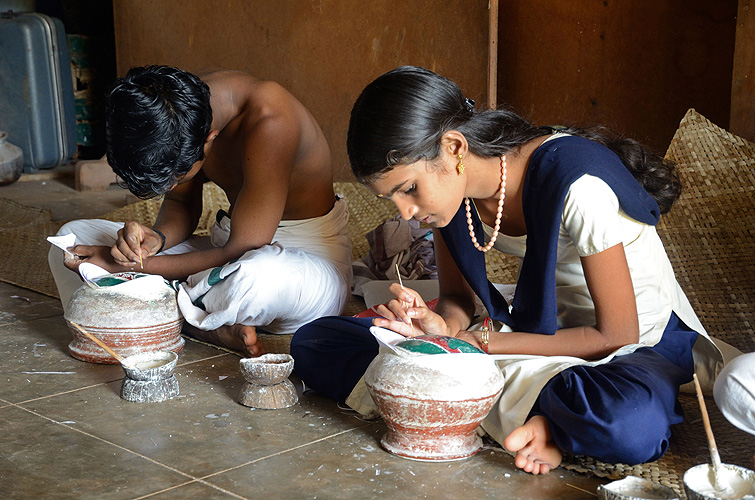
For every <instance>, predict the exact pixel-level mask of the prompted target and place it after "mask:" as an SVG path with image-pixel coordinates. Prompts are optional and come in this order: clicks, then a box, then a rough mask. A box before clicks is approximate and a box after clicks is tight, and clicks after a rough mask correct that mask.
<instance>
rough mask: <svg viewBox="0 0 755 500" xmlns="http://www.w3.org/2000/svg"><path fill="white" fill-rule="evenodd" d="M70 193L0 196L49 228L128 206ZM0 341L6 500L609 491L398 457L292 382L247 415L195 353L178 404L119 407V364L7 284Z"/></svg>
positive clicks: (204, 357)
mask: <svg viewBox="0 0 755 500" xmlns="http://www.w3.org/2000/svg"><path fill="white" fill-rule="evenodd" d="M57 173H58V174H59V173H60V172H57ZM72 184H73V181H72V179H71V178H70V176H67V175H65V171H64V172H63V175H56V174H55V173H53V172H50V173H49V174H48V176H40V177H38V178H37V179H36V180H22V181H19V182H17V183H15V184H12V185H10V186H4V187H0V197H6V198H11V199H14V200H15V201H18V202H20V203H25V204H27V205H32V206H42V207H45V208H51V209H52V210H53V218H56V219H67V218H72V217H87V216H94V215H97V214H100V213H104V212H107V211H110V210H112V209H113V208H116V207H117V206H120V204H123V203H125V202H127V201H133V199H131V198H130V197H129V195H127V194H126V193H124V192H122V191H120V190H118V189H115V188H111V189H110V190H108V191H107V192H104V193H99V194H93V193H79V192H76V191H75V190H74V189H73V188H72V187H71V186H72ZM3 258H7V256H4V257H3ZM0 329H1V330H0V498H2V499H19V498H54V499H66V498H72V499H74V498H75V499H85V498H96V499H99V498H108V499H118V498H160V499H168V498H180V499H186V498H198V499H211V498H275V499H277V498H284V499H288V498H292V499H299V498H321V499H338V498H349V499H353V498H377V497H382V498H391V499H393V498H407V499H414V498H498V499H500V498H506V499H529V500H539V499H589V498H595V491H596V488H597V486H598V484H602V483H605V482H606V481H603V480H600V479H597V478H594V477H589V476H585V475H581V474H576V473H572V472H569V471H566V470H563V469H557V470H555V471H553V472H551V473H550V474H548V475H545V476H530V475H528V474H526V473H523V472H519V471H518V470H516V468H515V467H514V466H513V460H512V458H511V457H510V456H509V455H508V454H507V453H505V452H503V451H502V450H501V449H500V448H498V447H493V446H486V447H485V448H484V449H483V451H481V452H480V453H478V454H477V455H475V456H474V457H472V458H469V459H467V460H463V461H458V462H445V463H427V462H418V461H411V460H405V459H402V458H398V457H396V456H393V455H390V454H388V453H386V452H385V451H383V450H382V449H381V448H380V442H379V440H380V436H381V435H382V434H383V433H384V432H385V430H386V429H385V426H384V424H383V423H382V422H380V421H377V422H366V421H364V420H361V419H360V418H358V417H357V416H356V415H355V414H354V413H353V412H350V411H345V410H342V409H339V408H338V407H337V406H336V405H335V404H334V403H332V402H330V401H327V400H324V399H322V398H320V397H318V396H317V395H316V394H313V393H311V392H307V393H304V394H301V384H300V383H299V382H298V380H297V379H296V378H295V377H292V380H293V381H294V382H295V383H296V384H297V386H298V387H299V390H300V394H299V396H300V398H299V403H298V404H297V405H295V406H293V407H291V408H288V409H283V410H253V409H250V408H247V407H245V406H242V405H240V404H238V403H237V396H238V393H239V390H240V388H241V386H242V384H243V383H244V379H243V378H242V376H241V373H240V371H239V358H238V357H237V356H236V355H234V354H229V353H226V352H224V351H220V350H217V349H215V348H212V347H208V346H206V345H202V344H198V343H195V342H191V341H187V343H186V347H185V348H184V350H183V351H182V352H181V353H180V356H179V363H178V367H177V369H176V376H177V378H178V381H179V385H180V395H179V396H178V397H177V398H175V399H172V400H169V401H164V402H160V403H147V404H140V403H131V402H127V401H125V400H123V399H121V398H120V396H119V390H120V385H121V381H122V378H123V376H124V374H123V371H122V370H121V368H120V367H119V366H113V365H97V364H90V363H85V362H81V361H78V360H76V359H74V358H73V357H71V356H70V354H69V353H68V351H67V345H68V342H69V341H70V338H71V337H70V334H69V332H68V331H67V328H66V325H65V322H64V320H63V316H62V309H61V307H60V303H59V301H58V300H56V299H54V298H50V297H47V296H44V295H40V294H37V293H35V292H31V291H29V290H25V289H22V288H18V287H15V286H12V285H9V284H7V283H2V282H0Z"/></svg>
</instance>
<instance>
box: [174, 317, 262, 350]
mask: <svg viewBox="0 0 755 500" xmlns="http://www.w3.org/2000/svg"><path fill="white" fill-rule="evenodd" d="M183 331H184V333H185V334H187V335H189V336H191V337H194V338H195V339H199V340H202V341H204V342H209V343H210V344H215V345H219V346H222V347H227V348H229V349H234V350H236V351H241V352H243V353H244V354H247V355H249V356H252V357H256V356H261V355H262V354H265V350H264V348H263V347H262V344H261V343H260V342H259V340H258V339H257V330H256V329H255V328H254V327H253V326H248V325H223V326H221V327H220V328H218V329H217V330H200V329H199V328H197V327H195V326H193V325H190V324H188V323H184V327H183Z"/></svg>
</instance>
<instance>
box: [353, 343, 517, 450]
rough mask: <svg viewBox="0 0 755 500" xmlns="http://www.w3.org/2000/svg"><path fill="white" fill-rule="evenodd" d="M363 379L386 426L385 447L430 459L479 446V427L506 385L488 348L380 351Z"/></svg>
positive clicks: (382, 442) (476, 448)
mask: <svg viewBox="0 0 755 500" xmlns="http://www.w3.org/2000/svg"><path fill="white" fill-rule="evenodd" d="M364 381H365V383H366V385H367V389H368V391H369V393H370V395H371V396H372V399H373V401H375V404H376V405H377V407H378V409H379V410H380V414H381V416H382V417H383V420H384V421H385V424H386V426H387V427H388V432H387V433H386V434H385V435H384V436H383V437H382V438H381V441H380V442H381V445H382V446H383V448H385V449H386V450H387V451H389V452H391V453H393V454H395V455H398V456H401V457H404V458H410V459H414V460H427V461H448V460H460V459H463V458H467V457H470V456H472V455H474V454H475V453H477V452H478V451H480V449H481V448H482V440H481V439H480V437H479V436H478V435H477V432H476V430H477V427H478V426H479V425H480V422H482V420H483V419H484V418H485V416H486V415H487V414H488V412H489V411H490V409H491V408H492V406H493V405H494V404H495V402H496V400H497V399H498V397H499V396H500V395H501V391H502V389H503V376H502V375H501V372H500V371H499V370H498V368H497V367H496V365H495V363H494V362H493V360H492V359H491V358H490V357H488V356H487V355H486V354H435V355H430V356H427V355H424V356H423V355H411V354H407V355H406V356H404V355H397V354H394V353H392V352H390V353H387V352H386V353H381V354H378V356H377V357H376V358H375V359H374V360H373V361H372V363H371V364H370V366H369V367H368V368H367V371H366V373H365V375H364Z"/></svg>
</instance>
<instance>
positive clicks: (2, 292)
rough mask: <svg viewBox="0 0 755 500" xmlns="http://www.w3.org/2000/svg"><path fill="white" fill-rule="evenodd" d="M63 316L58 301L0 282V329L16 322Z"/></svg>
mask: <svg viewBox="0 0 755 500" xmlns="http://www.w3.org/2000/svg"><path fill="white" fill-rule="evenodd" d="M61 314H63V307H62V306H61V305H60V300H58V299H56V298H55V297H48V296H47V295H42V294H41V293H37V292H33V291H31V290H25V289H23V288H19V287H17V286H13V285H10V284H8V283H5V282H3V281H0V328H2V327H3V326H6V325H8V324H10V323H14V322H16V321H28V320H34V319H40V318H48V317H51V316H58V315H61Z"/></svg>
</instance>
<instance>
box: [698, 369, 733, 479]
mask: <svg viewBox="0 0 755 500" xmlns="http://www.w3.org/2000/svg"><path fill="white" fill-rule="evenodd" d="M692 378H693V379H694V381H695V390H696V391H697V401H698V403H700V412H701V413H702V414H703V426H704V427H705V434H706V435H707V437H708V447H709V448H710V459H711V461H712V462H713V485H714V486H715V487H716V488H717V489H723V488H725V487H726V485H725V484H723V481H722V478H721V477H720V476H721V474H720V471H721V469H722V467H721V457H720V455H719V454H718V447H717V446H716V440H715V438H714V437H713V430H712V429H711V427H710V419H709V418H708V410H707V408H706V407H705V398H703V391H702V389H700V382H699V381H698V380H697V373H693V374H692Z"/></svg>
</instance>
